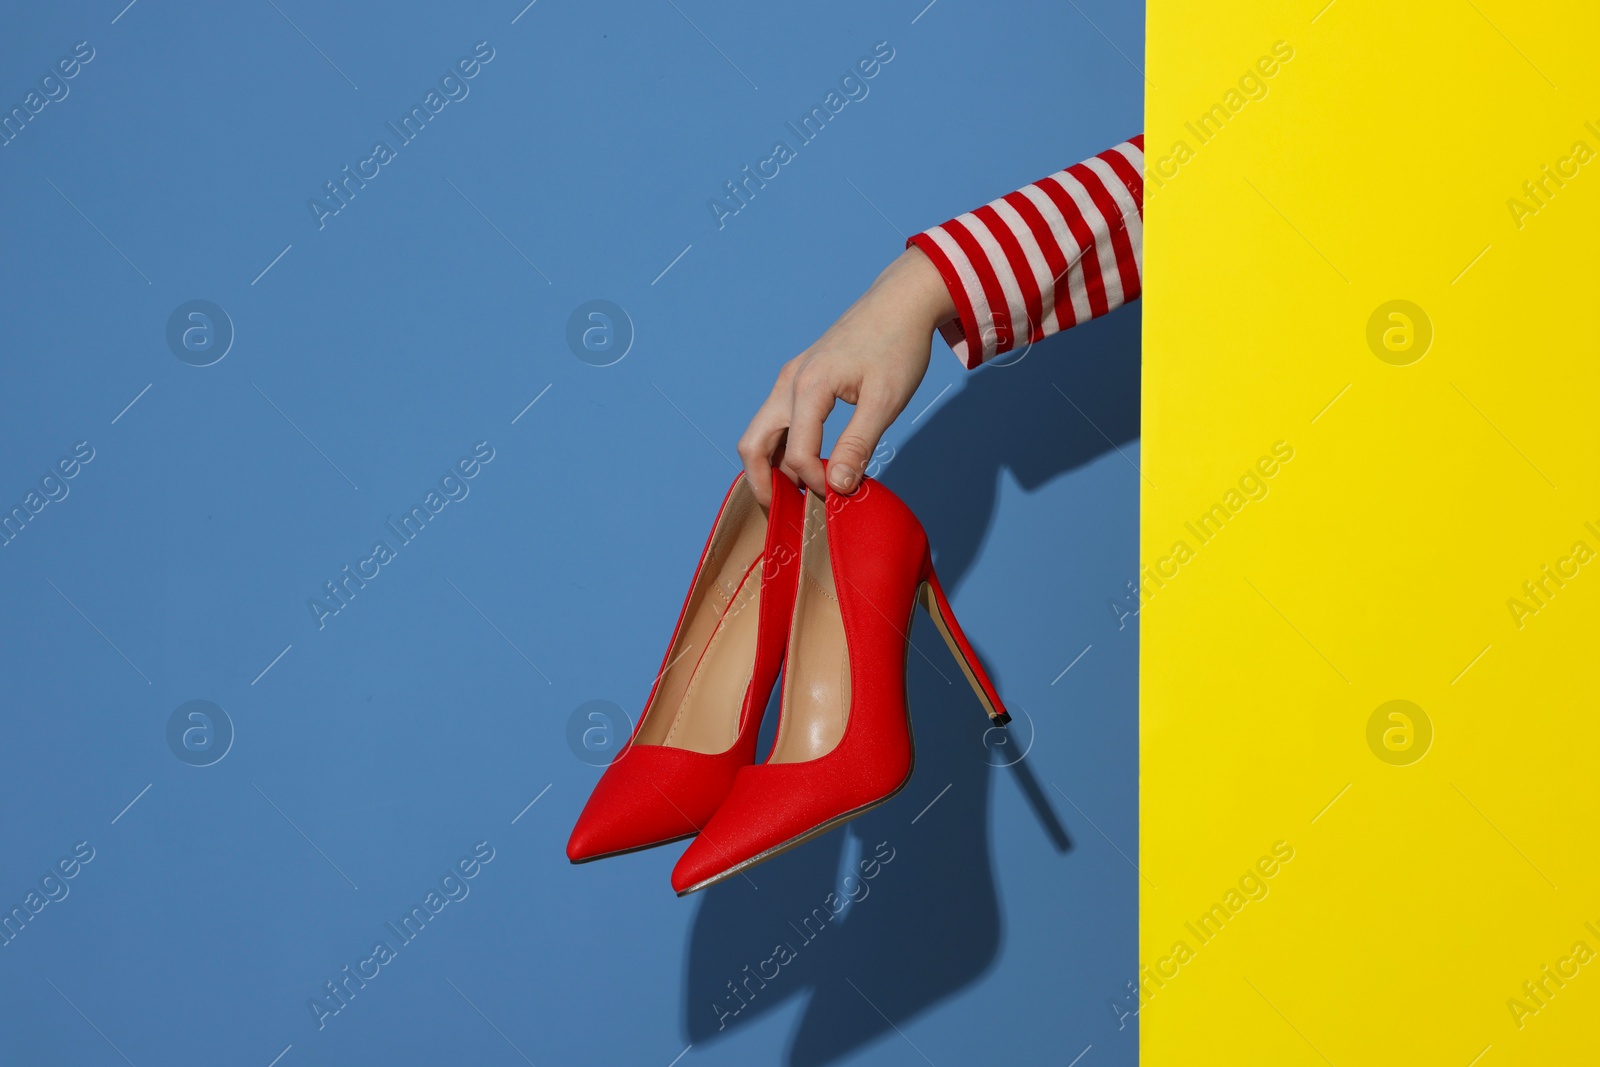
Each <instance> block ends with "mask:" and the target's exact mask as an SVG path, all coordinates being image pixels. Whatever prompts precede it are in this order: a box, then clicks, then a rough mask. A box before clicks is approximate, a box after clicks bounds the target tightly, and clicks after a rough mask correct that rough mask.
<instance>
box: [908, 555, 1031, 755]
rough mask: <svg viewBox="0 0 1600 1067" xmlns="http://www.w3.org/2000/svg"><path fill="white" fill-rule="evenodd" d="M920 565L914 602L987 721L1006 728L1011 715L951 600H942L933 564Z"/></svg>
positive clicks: (942, 589) (941, 589)
mask: <svg viewBox="0 0 1600 1067" xmlns="http://www.w3.org/2000/svg"><path fill="white" fill-rule="evenodd" d="M923 566H924V568H925V569H924V571H923V574H922V585H920V586H919V587H918V588H917V602H918V603H920V604H921V605H922V608H923V610H924V611H926V612H927V613H928V617H929V618H931V619H932V620H933V625H934V626H936V627H938V629H939V636H940V637H942V638H944V643H945V644H946V645H947V646H948V647H949V649H950V654H951V655H952V656H954V657H955V658H956V662H957V663H959V664H960V665H961V673H962V674H964V675H966V676H967V684H968V685H970V686H972V691H973V692H974V693H976V694H977V695H978V700H979V702H981V703H982V704H983V710H984V711H986V712H988V713H989V720H990V721H991V722H993V723H994V724H995V725H996V726H1004V725H1006V724H1007V723H1009V722H1010V721H1011V715H1010V713H1009V712H1007V711H1006V706H1005V705H1004V704H1002V703H1001V702H1000V694H999V693H997V692H996V691H995V687H994V683H993V682H992V681H990V680H989V675H988V674H987V673H986V672H985V671H984V669H983V664H982V663H980V662H979V661H978V656H977V653H975V652H973V651H972V646H971V645H970V644H968V643H967V635H966V634H964V633H962V631H961V624H960V623H958V622H957V621H956V615H955V612H953V611H951V610H950V601H949V600H947V599H946V598H945V595H944V587H943V586H941V585H940V584H939V576H938V575H937V574H935V573H934V571H933V561H932V560H931V559H930V560H929V561H928V562H927V563H925V564H924V565H923Z"/></svg>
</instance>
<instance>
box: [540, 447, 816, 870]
mask: <svg viewBox="0 0 1600 1067" xmlns="http://www.w3.org/2000/svg"><path fill="white" fill-rule="evenodd" d="M802 499H803V498H802V495H801V493H800V490H798V489H797V488H795V485H794V483H793V482H791V481H789V479H788V478H786V477H785V476H784V475H782V474H781V473H779V472H778V471H773V472H772V505H771V507H770V509H769V510H768V513H767V514H766V515H765V516H763V514H762V511H761V506H760V504H759V503H757V501H756V498H755V493H754V492H752V491H751V489H750V483H749V482H748V481H746V480H745V476H744V475H743V474H740V475H739V476H738V477H737V478H735V479H734V481H733V485H732V486H731V487H730V488H729V489H728V494H727V496H726V497H725V498H724V499H723V501H722V510H721V511H720V512H719V513H718V514H717V521H716V525H715V526H713V527H712V530H711V536H710V537H709V538H707V540H706V547H705V549H704V551H703V552H701V554H700V562H699V564H698V566H697V567H696V569H695V576H694V581H693V583H692V584H691V585H690V586H689V595H688V596H687V597H686V598H685V599H684V603H683V610H682V611H681V612H680V613H679V615H678V625H677V629H676V630H675V631H674V633H673V637H672V642H671V643H670V644H669V645H668V646H667V654H666V656H665V657H664V658H663V659H662V667H661V673H660V674H658V675H657V676H656V681H655V684H654V685H653V686H652V687H651V690H650V697H649V699H648V700H646V701H645V707H644V711H643V713H641V714H640V716H639V724H638V726H636V727H635V728H634V731H633V735H632V736H631V737H630V738H629V739H628V743H627V745H626V746H625V747H624V748H623V749H622V750H621V751H620V752H618V753H617V756H616V758H615V759H613V760H612V761H611V764H610V766H608V767H607V768H606V770H605V773H604V774H603V775H601V777H600V781H598V782H597V783H595V787H594V792H592V793H591V794H590V795H589V802H588V803H587V804H585V805H584V808H583V813H582V814H581V815H579V816H578V822H577V825H576V826H574V827H573V829H572V836H571V838H570V839H569V840H568V841H567V858H568V859H570V860H571V861H572V862H573V863H585V862H587V861H589V860H597V859H601V858H603V857H605V856H615V855H619V854H621V853H624V852H635V851H637V850H639V849H644V848H650V847H652V846H654V845H664V844H666V843H667V842H669V841H677V840H681V839H683V838H685V837H691V836H693V835H694V834H695V833H696V832H698V831H699V829H700V828H701V827H702V826H704V825H705V824H706V821H707V820H708V819H710V818H711V815H712V813H713V812H714V811H716V810H717V806H718V805H719V804H721V803H722V801H723V798H724V797H726V796H727V795H728V790H729V789H730V788H731V787H732V785H733V780H734V776H735V774H736V773H737V772H738V770H739V768H741V767H747V766H749V765H750V764H751V763H753V762H754V761H755V752H756V737H757V735H758V734H759V733H760V730H761V717H762V715H763V713H764V712H765V711H766V708H767V699H768V697H770V696H771V695H772V686H773V684H774V683H775V682H776V681H777V678H778V670H779V668H780V667H781V666H782V664H783V652H784V644H785V640H786V638H787V636H788V633H789V616H790V612H791V611H792V609H793V606H794V595H795V582H796V577H797V575H798V574H799V570H800V559H799V557H800V534H801V528H802V527H801V511H800V508H801V503H802Z"/></svg>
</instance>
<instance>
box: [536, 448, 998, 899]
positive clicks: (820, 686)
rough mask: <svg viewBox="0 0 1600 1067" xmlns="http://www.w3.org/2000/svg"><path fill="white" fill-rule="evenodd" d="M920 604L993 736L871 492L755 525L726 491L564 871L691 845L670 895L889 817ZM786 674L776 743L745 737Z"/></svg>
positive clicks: (792, 501)
mask: <svg viewBox="0 0 1600 1067" xmlns="http://www.w3.org/2000/svg"><path fill="white" fill-rule="evenodd" d="M917 603H921V604H922V606H923V608H925V609H926V610H927V612H928V614H929V615H930V616H932V618H933V621H934V624H935V626H937V627H938V629H939V633H940V634H941V635H943V637H944V640H945V643H946V644H947V645H949V646H950V651H951V653H952V654H953V655H954V656H955V659H956V662H957V663H958V664H959V665H960V666H961V670H962V673H963V674H965V675H966V677H967V681H968V682H970V683H971V684H972V688H973V690H974V691H975V692H976V693H977V694H978V699H979V701H980V702H981V703H982V704H983V707H984V709H985V710H986V711H987V712H988V714H989V718H990V719H991V720H992V721H993V722H994V723H995V724H997V725H1001V726H1003V725H1005V724H1006V723H1007V722H1010V721H1011V716H1010V715H1008V714H1006V710H1005V707H1004V706H1003V705H1002V704H1001V703H1000V698H999V696H997V695H996V693H995V689H994V684H993V683H992V682H991V681H990V680H989V676H988V675H987V674H985V673H984V670H983V667H982V666H981V665H980V664H979V663H978V657H977V656H976V655H975V654H974V653H973V651H972V646H971V645H969V644H968V643H967V639H966V636H965V635H964V634H962V632H961V627H960V626H959V625H957V623H956V620H955V616H954V615H953V614H952V613H951V611H950V603H949V601H948V600H946V599H945V595H944V590H943V589H941V588H940V587H939V579H938V577H937V576H936V575H935V574H934V572H933V559H932V556H931V555H930V553H929V551H928V537H927V534H926V533H924V532H923V529H922V524H921V523H919V522H918V521H917V518H916V516H915V515H913V514H912V513H911V509H910V508H908V507H906V505H905V504H904V503H903V502H902V501H901V500H900V498H899V497H897V496H895V495H894V494H893V493H891V492H890V491H889V490H888V489H886V488H885V487H884V486H883V485H882V484H881V483H880V482H877V481H875V480H873V479H871V478H868V479H865V480H864V481H863V482H862V484H861V487H860V488H859V489H857V490H856V492H855V493H854V494H852V495H850V496H843V495H839V494H835V493H833V492H829V493H828V494H827V496H826V498H822V497H818V496H817V495H816V494H811V493H804V492H802V491H801V490H799V489H797V488H796V487H795V486H794V484H793V483H792V482H790V481H789V480H788V478H786V477H785V476H784V475H782V474H781V473H779V472H778V471H776V470H774V471H773V472H772V505H771V507H770V509H768V511H767V512H766V513H765V514H763V512H762V508H761V506H760V504H759V503H758V502H757V501H756V498H755V494H754V493H753V492H752V491H751V489H750V485H749V482H748V481H746V479H745V477H744V475H742V474H741V475H739V476H738V477H737V478H735V479H734V482H733V486H732V487H731V488H730V489H729V490H728V495H727V496H726V497H725V498H724V500H723V502H722V510H721V512H720V513H719V514H718V516H717V522H716V525H715V526H714V527H713V528H712V530H711V536H710V538H709V539H708V540H707V542H706V547H705V550H704V551H703V552H702V553H701V555H700V564H699V567H698V568H697V570H696V571H695V576H694V582H693V584H692V585H691V586H690V587H689V595H688V598H687V599H686V600H685V601H684V605H683V610H682V612H681V613H680V614H679V616H678V626H677V631H676V632H675V633H674V634H673V638H672V643H671V644H670V645H669V646H668V648H667V654H666V657H665V658H664V659H663V661H662V668H661V673H660V674H659V675H657V676H656V681H655V684H654V686H653V688H652V689H651V692H650V698H649V700H648V701H646V702H645V708H644V712H643V713H642V714H641V715H640V716H639V723H638V726H636V727H635V729H634V732H633V736H632V737H631V738H629V741H628V744H627V745H626V746H625V747H624V748H623V749H622V750H621V751H620V752H618V753H617V756H616V758H615V759H614V760H612V762H611V764H610V766H608V767H607V768H606V771H605V773H604V774H603V775H602V776H601V778H600V781H599V782H598V783H596V784H595V787H594V792H593V793H592V794H591V795H590V797H589V802H588V803H587V804H586V805H584V809H583V814H581V815H580V816H579V817H578V823H577V825H576V826H575V827H574V828H573V830H572V837H571V839H570V840H569V841H568V842H567V857H568V858H569V859H570V860H572V862H573V863H584V862H587V861H589V860H596V859H601V858H603V857H606V856H616V855H620V854H622V853H624V852H634V851H637V850H639V849H643V848H650V847H652V846H655V845H663V844H667V843H668V842H671V841H678V840H682V839H684V838H687V837H694V838H695V840H694V842H693V843H692V844H691V845H690V846H689V848H688V850H687V851H685V852H684V854H683V857H682V858H681V859H679V860H678V864H677V866H676V867H675V868H673V871H672V887H673V888H674V889H676V890H677V892H678V895H679V896H683V895H685V894H688V893H693V892H695V891H696V890H700V889H704V888H706V887H707V886H710V885H715V884H716V883H717V882H720V881H722V880H723V879H725V878H730V877H732V876H733V875H736V874H739V873H741V872H743V871H745V870H747V869H749V868H751V867H753V866H755V865H756V864H758V863H762V862H764V861H765V860H768V859H771V858H772V857H773V856H776V855H778V854H780V853H782V852H786V851H788V850H789V849H791V848H794V847H795V846H796V845H800V844H803V843H804V842H806V841H809V840H810V839H811V838H813V837H817V836H819V835H821V834H823V833H825V832H827V831H828V830H830V829H832V828H833V827H835V826H838V825H839V824H840V823H843V822H846V821H848V820H850V819H853V818H855V817H856V816H857V815H861V814H863V813H864V812H866V811H868V810H870V809H872V808H874V807H877V806H878V805H879V804H882V803H884V802H885V801H887V800H888V799H889V798H890V797H893V796H894V795H895V794H896V793H898V792H899V791H900V790H901V789H902V788H903V787H904V786H905V784H906V782H908V781H909V780H910V778H911V770H912V764H913V762H914V753H913V749H912V741H911V724H910V718H909V713H908V711H907V708H906V649H907V646H908V643H909V641H910V631H911V621H912V608H913V607H914V605H915V604H917ZM780 668H782V669H783V677H784V684H783V693H782V698H781V700H780V703H779V712H778V729H777V736H776V738H775V740H774V741H773V745H772V752H771V753H770V754H769V755H768V757H767V759H766V762H764V763H759V764H757V763H756V762H755V756H756V737H757V735H758V734H759V733H760V730H761V717H762V714H763V713H764V712H765V710H766V706H767V699H768V697H769V696H770V695H771V693H772V687H773V685H774V684H775V683H776V681H777V679H778V674H779V670H780Z"/></svg>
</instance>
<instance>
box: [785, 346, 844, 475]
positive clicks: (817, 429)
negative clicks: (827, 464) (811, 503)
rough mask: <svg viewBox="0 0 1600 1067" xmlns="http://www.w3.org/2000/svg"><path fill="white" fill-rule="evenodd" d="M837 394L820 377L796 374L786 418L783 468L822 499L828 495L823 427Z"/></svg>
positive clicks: (805, 371)
mask: <svg viewBox="0 0 1600 1067" xmlns="http://www.w3.org/2000/svg"><path fill="white" fill-rule="evenodd" d="M837 395H838V391H837V390H836V389H835V387H834V386H833V384H832V383H831V382H829V381H828V380H827V379H826V378H825V377H823V376H822V375H821V374H817V373H815V372H809V373H808V370H806V369H802V370H801V371H800V373H798V374H796V375H795V378H794V407H793V409H792V410H791V412H790V415H789V438H788V441H787V443H786V444H785V446H784V457H783V469H784V471H786V472H787V473H789V474H790V475H793V476H794V478H795V480H796V481H797V482H802V483H804V484H805V487H806V488H807V489H810V490H811V491H812V492H813V493H816V494H818V495H821V496H825V495H827V492H828V487H827V481H826V479H825V478H824V476H823V469H822V424H823V423H824V422H826V421H827V419H828V412H830V411H832V410H833V402H834V399H835V397H836V396H837Z"/></svg>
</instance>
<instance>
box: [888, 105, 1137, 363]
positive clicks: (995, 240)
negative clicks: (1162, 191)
mask: <svg viewBox="0 0 1600 1067" xmlns="http://www.w3.org/2000/svg"><path fill="white" fill-rule="evenodd" d="M1143 173H1144V135H1143V134H1140V135H1138V136H1137V137H1132V138H1130V139H1128V140H1126V141H1124V142H1122V143H1121V144H1119V145H1117V146H1116V147H1115V148H1111V149H1108V150H1106V151H1104V152H1101V153H1100V154H1099V155H1097V156H1095V157H1094V158H1092V159H1086V160H1084V161H1083V162H1082V163H1079V164H1077V165H1076V166H1073V167H1068V168H1067V169H1066V170H1060V171H1057V172H1056V173H1054V174H1052V175H1050V176H1049V177H1048V178H1040V179H1039V180H1038V181H1036V182H1034V183H1033V184H1032V185H1028V186H1024V187H1023V188H1021V189H1019V190H1017V191H1016V192H1014V193H1010V194H1008V195H1006V196H1003V197H1001V198H1000V199H999V200H994V201H991V202H990V203H988V204H987V205H985V206H983V207H980V208H979V209H978V210H976V211H969V212H968V213H967V214H965V215H960V216H958V217H956V218H953V219H951V220H950V221H949V222H946V223H944V224H942V225H939V226H935V227H933V228H932V229H931V230H924V231H923V232H922V233H919V234H916V235H914V236H912V237H911V238H910V239H909V240H908V241H906V245H907V247H909V246H911V245H916V246H917V247H918V248H920V249H921V250H922V251H923V253H924V254H926V255H927V257H928V258H929V259H931V260H933V262H934V265H935V266H937V267H938V268H939V273H940V275H941V276H942V277H943V278H944V283H945V285H946V286H948V287H949V289H950V295H951V297H952V298H953V299H954V300H955V305H956V312H957V315H958V317H957V318H956V319H955V320H953V321H951V322H948V323H945V324H944V325H942V326H940V327H939V332H940V333H941V334H943V335H944V339H945V340H946V341H947V342H949V344H950V347H951V349H953V350H954V351H955V354H956V355H957V357H959V358H960V360H961V362H962V363H964V364H965V365H966V366H967V367H968V368H969V369H970V368H972V367H976V366H977V365H978V364H980V363H983V362H985V361H987V360H990V359H993V358H994V357H995V356H997V355H999V354H1000V353H1002V352H1009V351H1010V350H1011V349H1013V348H1015V347H1016V346H1017V345H1019V344H1032V343H1033V342H1035V341H1037V340H1039V339H1040V338H1042V337H1048V336H1050V335H1051V334H1053V333H1057V332H1059V331H1061V330H1065V329H1067V328H1068V327H1069V326H1076V325H1077V324H1078V323H1080V322H1084V321H1086V320H1088V319H1092V318H1096V317H1098V316H1100V315H1104V314H1105V313H1106V312H1108V311H1112V310H1114V309H1116V308H1119V307H1121V306H1122V305H1123V304H1125V303H1127V302H1128V301H1130V300H1134V299H1136V298H1137V297H1138V296H1139V289H1140V273H1141V271H1142V269H1143V268H1142V261H1143V245H1144V179H1143V177H1142V175H1143Z"/></svg>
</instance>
